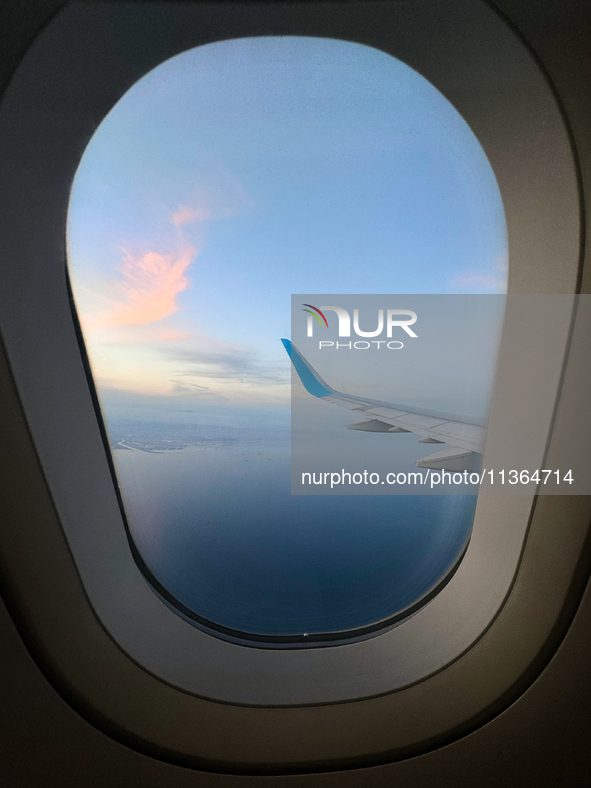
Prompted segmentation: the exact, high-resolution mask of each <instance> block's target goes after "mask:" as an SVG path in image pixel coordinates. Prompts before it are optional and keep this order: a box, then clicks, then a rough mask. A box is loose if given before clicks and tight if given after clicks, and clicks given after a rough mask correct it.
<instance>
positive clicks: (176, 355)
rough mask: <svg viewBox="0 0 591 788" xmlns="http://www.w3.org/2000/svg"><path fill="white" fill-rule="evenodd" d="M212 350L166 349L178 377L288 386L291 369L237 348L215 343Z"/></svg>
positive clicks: (163, 350) (211, 342)
mask: <svg viewBox="0 0 591 788" xmlns="http://www.w3.org/2000/svg"><path fill="white" fill-rule="evenodd" d="M210 344H212V345H213V347H212V348H211V349H207V350H206V349H202V348H193V349H183V348H164V349H162V351H161V352H162V353H163V354H164V355H165V356H166V358H167V359H169V360H171V361H173V362H174V361H176V362H178V363H179V366H180V368H179V369H178V371H176V372H175V373H174V374H175V375H176V376H179V377H194V376H195V377H199V378H211V379H215V380H236V381H240V382H241V383H251V384H259V385H261V384H262V385H277V384H289V382H290V376H289V365H288V364H287V362H286V363H285V369H282V368H281V367H276V366H275V365H272V364H269V363H265V362H262V361H261V360H260V359H259V355H258V353H257V352H256V350H254V349H251V348H244V347H240V346H236V345H230V344H224V345H220V343H219V342H218V343H214V342H213V340H210Z"/></svg>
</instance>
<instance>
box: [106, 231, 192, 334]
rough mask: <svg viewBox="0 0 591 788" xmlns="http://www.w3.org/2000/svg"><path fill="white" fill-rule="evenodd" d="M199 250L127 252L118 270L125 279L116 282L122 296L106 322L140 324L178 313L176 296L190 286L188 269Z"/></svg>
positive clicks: (187, 248) (116, 324)
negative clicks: (137, 254) (175, 252)
mask: <svg viewBox="0 0 591 788" xmlns="http://www.w3.org/2000/svg"><path fill="white" fill-rule="evenodd" d="M196 253H197V252H196V250H195V248H194V247H193V246H187V247H185V249H183V250H182V251H181V252H180V253H179V254H177V255H174V254H160V253H159V252H147V253H146V254H144V255H142V256H141V257H137V256H134V255H132V254H129V253H126V255H125V258H124V260H123V263H122V265H121V267H120V269H119V270H120V272H121V273H122V274H123V276H124V277H125V281H123V282H119V283H117V285H116V287H117V289H118V290H119V291H120V293H121V295H122V296H123V298H122V300H121V301H116V302H115V303H114V304H113V307H112V308H111V309H110V310H109V313H108V314H107V315H105V316H104V317H105V320H104V321H102V322H103V325H108V326H132V325H135V326H137V325H142V324H143V323H152V322H154V321H155V320H161V319H162V318H164V317H168V315H172V314H174V313H175V312H178V309H179V307H178V305H177V302H176V299H177V296H178V295H179V293H181V292H182V291H183V290H186V289H187V287H188V285H189V280H188V278H187V277H186V276H185V271H186V270H187V268H188V267H189V266H190V265H191V263H192V262H193V260H194V258H195V255H196Z"/></svg>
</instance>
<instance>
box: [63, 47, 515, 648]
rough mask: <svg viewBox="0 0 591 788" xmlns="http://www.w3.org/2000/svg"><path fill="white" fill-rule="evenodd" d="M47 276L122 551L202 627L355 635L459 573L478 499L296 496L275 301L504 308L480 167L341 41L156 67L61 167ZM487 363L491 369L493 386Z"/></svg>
mask: <svg viewBox="0 0 591 788" xmlns="http://www.w3.org/2000/svg"><path fill="white" fill-rule="evenodd" d="M67 241H68V268H69V276H70V279H71V284H72V291H73V299H74V303H75V309H76V312H77V315H78V319H79V321H80V325H81V330H82V335H83V338H84V343H85V347H86V352H87V354H88V358H89V362H90V367H91V369H92V374H93V379H94V383H95V386H96V389H97V394H98V398H99V401H100V408H101V414H102V419H103V420H104V424H105V427H106V432H107V435H108V441H109V445H110V450H111V455H112V459H113V464H114V469H115V472H116V477H117V481H118V485H119V489H120V491H121V496H122V501H123V505H124V510H125V515H126V520H127V525H128V529H129V535H130V539H131V540H132V544H133V545H134V549H135V550H136V555H137V560H138V562H139V563H140V566H141V567H142V568H143V570H144V572H145V573H146V574H147V576H148V578H149V579H150V581H151V582H152V584H153V585H154V587H155V588H156V589H157V590H158V591H159V592H160V593H161V595H162V596H163V597H164V598H165V599H167V600H168V601H169V602H170V603H171V604H173V605H175V606H176V607H177V608H178V609H180V610H181V611H183V612H184V613H185V614H186V615H188V616H189V617H191V618H193V619H194V620H195V621H196V623H198V624H199V623H201V624H202V625H204V626H207V627H209V628H210V629H211V630H213V631H214V632H219V633H226V634H227V635H228V634H229V635H236V636H244V637H247V638H252V639H254V640H256V639H258V640H262V641H267V642H269V643H272V642H273V641H274V640H277V641H281V642H286V643H290V642H293V643H302V642H304V641H303V638H304V637H306V638H315V639H316V641H317V642H318V641H322V640H326V641H327V642H329V641H330V642H332V640H331V639H335V640H336V639H338V638H343V637H351V635H352V634H355V633H360V632H363V631H368V632H369V631H370V630H371V629H372V628H374V629H376V628H377V627H380V626H385V625H386V624H388V623H391V622H393V621H394V620H395V619H396V617H398V616H401V615H406V614H408V613H409V611H411V610H413V609H415V607H416V605H418V604H420V603H421V602H424V601H426V600H427V599H428V598H429V597H430V595H431V594H432V593H433V592H434V590H436V589H437V588H438V587H440V585H441V584H442V583H443V582H444V581H445V578H446V577H448V576H449V575H450V573H451V572H452V571H453V569H454V567H455V566H456V565H457V562H458V560H459V559H460V557H461V555H462V553H463V551H464V549H465V547H466V544H467V541H468V539H469V536H470V529H471V525H472V519H473V515H474V510H475V504H476V498H475V496H437V497H428V496H424V497H423V496H372V497H368V496H323V497H318V496H312V497H306V496H292V495H291V490H290V380H291V377H290V360H289V358H288V357H287V355H286V353H285V350H284V348H283V345H282V344H281V342H280V339H281V338H282V337H288V336H289V331H290V297H291V293H306V292H308V293H331V292H333V293H373V292H382V293H502V292H505V290H506V271H507V238H506V227H505V218H504V213H503V207H502V202H501V197H500V194H499V190H498V187H497V183H496V180H495V177H494V175H493V172H492V169H491V167H490V164H489V162H488V160H487V158H486V156H485V154H484V152H483V150H482V147H481V146H480V143H479V142H478V140H477V138H476V137H475V135H474V134H473V133H472V131H471V130H470V128H469V126H468V125H467V123H466V122H465V121H464V120H463V118H462V117H461V116H460V115H459V113H458V112H457V111H456V110H455V108H454V107H453V106H452V105H451V104H450V103H449V102H448V101H447V99H445V98H444V97H443V95H442V94H441V93H440V92H439V91H438V90H437V89H436V88H435V87H433V86H432V85H431V84H430V83H429V82H428V81H427V80H426V79H425V78H423V77H422V76H420V75H419V74H418V73H417V72H416V71H414V70H412V69H411V68H409V67H408V66H406V65H405V64H403V63H402V62H400V61H398V60H396V59H395V58H393V57H392V56H390V55H388V54H385V53H383V52H381V51H379V50H377V49H373V48H371V47H368V46H364V45H361V44H356V43H351V42H346V41H340V40H334V39H323V38H306V37H296V36H293V37H292V36H277V37H258V38H242V39H234V40H226V41H221V42H216V43H212V44H207V45H204V46H200V47H197V48H196V49H193V50H190V51H187V52H184V53H183V54H181V55H178V56H176V57H174V58H171V59H170V60H168V61H166V62H164V63H162V64H161V65H160V66H158V67H157V68H155V69H154V70H152V71H151V72H150V73H148V74H147V75H145V76H144V77H143V78H142V79H140V80H139V81H138V82H137V83H136V84H135V85H134V86H133V87H132V88H131V89H130V90H129V91H128V92H127V93H126V94H125V95H124V96H123V97H122V98H121V100H120V101H119V102H118V103H117V104H116V105H115V107H114V108H113V109H112V111H111V112H110V113H109V114H108V115H107V117H106V118H105V119H104V121H103V122H102V123H101V125H100V126H99V128H98V129H97V131H96V133H95V134H94V136H93V138H92V139H91V141H90V143H89V145H88V147H87V148H86V151H85V153H84V156H83V158H82V161H81V163H80V166H79V168H78V171H77V174H76V177H75V180H74V184H73V188H72V194H71V201H70V207H69V216H68V236H67ZM493 363H494V359H491V365H492V364H493Z"/></svg>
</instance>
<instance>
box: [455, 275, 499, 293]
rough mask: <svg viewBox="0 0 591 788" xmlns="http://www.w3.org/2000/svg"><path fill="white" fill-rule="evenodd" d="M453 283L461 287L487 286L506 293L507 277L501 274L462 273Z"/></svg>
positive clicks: (479, 287)
mask: <svg viewBox="0 0 591 788" xmlns="http://www.w3.org/2000/svg"><path fill="white" fill-rule="evenodd" d="M452 284H453V285H454V286H455V287H459V288H469V289H472V288H477V289H482V288H486V289H488V290H494V291H495V292H497V293H504V292H505V289H506V287H507V277H505V276H501V275H500V274H461V275H460V276H456V277H455V278H454V280H453V282H452Z"/></svg>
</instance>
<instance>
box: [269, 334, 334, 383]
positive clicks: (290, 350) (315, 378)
mask: <svg viewBox="0 0 591 788" xmlns="http://www.w3.org/2000/svg"><path fill="white" fill-rule="evenodd" d="M281 341H282V342H283V347H284V348H285V349H286V350H287V355H288V356H289V357H290V359H291V363H292V364H293V365H294V367H295V371H296V372H297V373H298V375H299V377H300V380H301V381H302V383H303V384H304V388H305V389H306V391H307V392H308V393H309V394H312V395H313V396H314V397H327V396H328V395H329V394H334V389H331V388H330V386H328V385H327V384H326V383H325V381H324V380H322V378H321V377H320V375H319V374H318V373H317V372H316V370H315V369H314V367H312V366H311V365H310V364H308V362H307V361H306V359H305V358H304V357H303V356H302V354H301V353H300V351H299V350H298V349H297V347H296V346H295V345H292V343H291V342H290V341H289V339H282V340H281Z"/></svg>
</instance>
